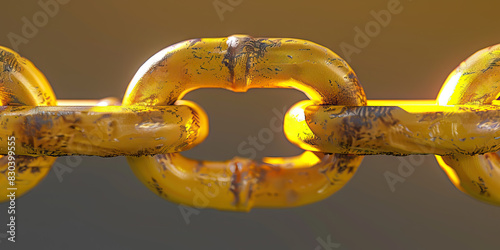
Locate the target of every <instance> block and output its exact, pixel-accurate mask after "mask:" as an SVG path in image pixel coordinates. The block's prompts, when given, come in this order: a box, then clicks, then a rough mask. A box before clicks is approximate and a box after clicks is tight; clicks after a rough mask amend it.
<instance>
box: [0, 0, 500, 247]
mask: <svg viewBox="0 0 500 250" xmlns="http://www.w3.org/2000/svg"><path fill="white" fill-rule="evenodd" d="M46 1H47V0H43V2H46ZM60 2H61V3H63V2H67V3H65V4H61V5H60V9H59V10H58V11H57V13H53V15H52V16H50V17H49V18H48V20H47V22H46V23H44V20H43V18H40V17H37V13H38V12H40V11H43V8H42V7H41V6H40V5H39V4H38V2H37V1H14V0H2V1H1V5H0V6H1V7H0V44H1V45H3V46H7V47H14V45H13V44H12V42H11V41H10V39H9V34H11V35H10V36H12V33H15V34H17V35H20V36H22V35H23V32H22V28H23V25H24V19H23V17H26V18H27V19H29V20H32V18H33V17H37V18H40V19H39V20H38V24H41V25H40V27H39V28H38V30H37V32H36V33H35V34H31V37H29V38H26V41H25V42H27V43H22V44H19V45H18V46H17V50H18V52H19V53H20V54H21V55H23V56H24V57H26V58H28V59H29V60H31V61H32V62H33V63H35V65H36V66H37V67H38V68H39V69H40V70H41V71H42V72H43V73H44V74H45V75H46V77H47V78H48V80H49V81H50V83H51V85H52V87H53V89H54V91H55V93H56V96H57V98H59V99H98V98H104V97H108V96H115V97H118V98H121V97H122V96H123V94H124V92H125V89H126V87H127V85H128V83H129V81H130V79H131V78H132V77H133V75H134V74H135V72H136V71H137V69H138V68H139V67H140V66H141V64H142V63H144V61H146V60H147V59H148V58H149V57H150V56H152V55H153V54H154V53H155V52H157V51H159V50H160V49H162V48H164V47H166V46H168V45H172V44H174V43H177V42H180V41H183V40H186V39H191V38H203V37H224V36H229V35H232V34H248V35H252V36H254V37H291V38H302V39H306V40H310V41H313V42H316V43H319V44H321V45H323V46H325V47H327V48H330V49H331V50H333V51H335V52H336V53H338V54H339V55H340V56H344V57H346V56H345V55H344V53H343V52H342V49H341V44H343V43H346V44H350V45H353V46H355V42H354V39H355V36H356V30H355V28H356V27H359V28H360V29H362V30H364V29H365V27H366V25H367V24H368V25H372V24H373V22H372V21H374V20H375V19H374V17H373V16H372V14H371V12H372V11H375V12H379V11H382V10H387V9H388V3H390V2H391V1H389V0H370V1H345V0H344V1H340V0H328V1H325V0H321V1H320V0H309V1H264V0H217V1H213V0H207V1H194V0H187V1H148V0H143V1H118V0H112V1H97V0H86V1H77V0H72V1H67V0H66V1H62V0H61V1H60ZM214 4H215V5H217V6H218V7H217V8H222V7H224V6H225V8H226V9H225V12H221V10H220V9H219V11H217V8H216V7H215V5H214ZM400 5H401V6H400V9H399V10H400V13H398V14H393V15H392V16H391V20H390V22H389V23H388V24H387V25H386V26H385V27H381V29H380V31H379V32H377V30H376V29H372V30H371V31H372V32H373V34H372V35H373V37H371V38H370V41H369V42H367V44H363V46H362V47H363V48H359V51H357V52H359V53H354V54H352V55H351V56H350V59H351V60H350V65H351V67H353V69H354V71H355V72H356V74H357V75H358V77H359V79H360V82H361V84H362V85H363V87H364V89H365V92H366V94H367V96H368V98H369V99H422V98H424V99H433V98H435V97H436V96H437V94H438V91H439V89H440V87H441V85H442V83H443V82H444V80H445V79H446V77H447V76H448V74H449V73H450V72H451V71H452V70H453V69H454V68H455V67H456V66H457V65H458V64H459V63H460V62H461V61H462V60H464V59H465V58H467V57H468V56H470V55H471V54H472V53H474V52H475V51H477V50H479V49H482V48H484V47H487V46H490V45H494V44H496V43H500V33H499V32H498V27H499V26H498V24H499V23H500V21H498V8H499V7H500V2H498V1H485V0H477V1H456V0H455V1H429V0H413V1H411V0H401V1H400ZM372 28H373V27H372ZM32 33H33V32H32ZM305 98H306V97H305V96H304V95H303V94H302V93H301V92H299V91H296V90H284V89H265V90H264V89H257V90H250V91H248V92H247V93H232V92H230V91H227V90H220V89H203V90H196V91H194V92H192V93H190V94H188V95H187V96H186V99H190V100H193V101H195V102H197V103H198V104H200V105H201V106H202V107H203V108H204V109H205V110H206V112H207V113H208V115H209V117H210V134H209V136H208V138H207V139H206V140H205V142H203V143H202V144H201V145H199V146H198V147H196V148H194V149H192V150H189V151H187V152H185V153H183V154H184V155H187V156H190V157H194V158H198V159H207V160H226V159H230V158H232V157H233V156H237V155H240V154H239V153H238V150H237V147H238V145H239V144H240V143H242V142H244V141H246V140H247V138H248V136H250V135H257V134H258V132H259V131H260V130H261V129H263V128H266V127H269V121H270V120H271V119H272V117H273V116H274V112H273V111H272V110H273V109H275V108H276V109H280V110H281V109H282V108H283V107H284V106H287V107H290V106H291V105H292V104H294V103H296V102H297V101H299V100H302V99H305ZM265 146H266V147H265V149H264V150H261V151H258V157H262V156H281V155H283V156H291V155H296V154H299V153H300V152H301V150H299V149H298V148H296V147H295V146H293V145H292V144H290V143H289V142H288V141H287V140H286V139H285V137H284V135H283V133H282V132H280V133H276V134H275V136H274V140H273V141H272V142H271V143H269V144H266V145H265ZM241 156H245V155H241ZM68 159H71V160H72V161H77V162H76V164H73V163H75V162H71V161H69V160H68ZM404 162H409V163H410V164H411V165H412V167H414V171H413V172H412V173H411V174H410V175H409V176H406V177H404V182H399V183H397V184H395V185H394V190H391V188H390V186H389V184H388V182H387V180H386V178H385V176H384V173H389V172H390V173H394V174H399V172H398V166H401V164H402V163H404ZM58 163H60V164H63V165H65V166H67V165H71V166H74V165H75V166H74V167H72V172H70V173H64V175H62V176H59V177H60V178H58V176H57V174H56V173H55V172H54V171H52V172H51V173H49V174H48V176H47V178H46V179H45V180H43V181H42V182H41V184H40V185H39V186H38V187H36V188H35V189H34V190H32V191H31V192H30V193H28V194H27V195H25V196H24V197H22V198H20V199H19V200H18V203H17V217H18V220H17V233H18V234H17V242H16V243H10V242H8V241H7V240H6V239H5V238H3V237H0V240H1V242H0V249H139V248H145V249H150V248H152V247H156V248H162V249H201V248H203V249H443V248H446V249H452V248H453V249H498V239H497V238H498V231H499V230H498V229H499V227H500V226H499V225H500V208H499V207H494V206H491V205H487V204H484V203H482V202H479V201H477V200H474V199H472V198H469V197H468V196H466V195H465V194H462V193H461V192H460V191H458V190H457V189H455V187H453V185H452V184H451V182H450V181H449V180H448V179H447V177H446V176H445V174H444V172H443V171H442V170H441V169H440V168H439V167H438V165H437V163H436V161H435V159H434V157H433V156H431V155H428V156H420V157H404V158H402V157H393V156H368V157H365V159H364V161H363V163H362V165H361V166H360V169H359V171H358V173H357V174H356V175H355V176H354V178H353V179H352V180H351V181H350V182H349V183H348V184H347V185H346V186H345V187H344V188H343V189H342V190H340V191H339V192H338V193H336V194H334V195H333V196H331V197H330V198H328V199H326V200H324V201H321V202H318V203H316V204H312V205H307V206H303V207H297V208H288V209H254V210H252V211H251V212H250V213H235V212H223V211H216V210H211V209H201V210H196V211H197V212H196V213H195V214H192V215H191V216H189V217H185V216H183V214H182V213H181V210H180V209H179V206H178V205H177V204H174V203H171V202H168V201H165V200H163V199H161V198H159V197H157V196H156V195H155V194H154V193H152V192H151V191H149V190H148V189H147V188H146V187H145V186H144V185H143V184H142V183H140V182H139V181H138V180H137V179H136V178H135V176H134V175H133V173H132V171H131V170H130V168H129V167H128V164H127V162H126V160H125V158H124V157H116V158H99V157H83V158H67V157H66V158H65V157H62V158H59V159H58ZM6 220H7V206H6V204H1V205H0V223H1V224H0V236H5V235H4V228H5V231H6V226H1V225H5V224H6ZM4 222H5V223H4ZM328 242H329V243H330V244H326V245H325V243H328Z"/></svg>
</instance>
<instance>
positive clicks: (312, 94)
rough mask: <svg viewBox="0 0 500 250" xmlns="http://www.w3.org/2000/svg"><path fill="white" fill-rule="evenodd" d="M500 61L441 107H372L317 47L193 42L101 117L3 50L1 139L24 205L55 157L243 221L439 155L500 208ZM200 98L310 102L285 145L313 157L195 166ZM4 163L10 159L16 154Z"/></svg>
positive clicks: (484, 55)
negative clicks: (195, 93) (109, 160)
mask: <svg viewBox="0 0 500 250" xmlns="http://www.w3.org/2000/svg"><path fill="white" fill-rule="evenodd" d="M499 56H500V47H499V46H493V47H490V48H488V49H485V50H482V51H479V52H478V53H476V54H475V55H473V56H472V57H471V58H469V59H467V60H466V61H465V62H464V63H462V64H461V65H460V66H459V67H458V68H457V69H456V70H455V71H454V72H453V73H452V74H451V75H450V77H449V78H448V80H447V81H446V82H445V84H444V85H443V88H442V90H441V92H440V94H439V96H438V98H437V99H436V100H435V101H420V100H415V101H386V100H366V96H365V94H364V91H363V89H362V87H361V85H360V84H359V82H358V79H357V77H356V75H355V73H354V72H353V70H352V69H351V68H350V66H349V65H348V64H347V63H346V62H345V61H344V60H343V59H342V58H340V57H339V56H338V55H336V54H335V53H333V52H332V51H330V50H328V49H326V48H324V47H322V46H320V45H317V44H315V43H312V42H309V41H305V40H299V39H283V38H252V37H249V36H244V35H237V36H231V37H228V38H209V39H193V40H189V41H185V42H181V43H178V44H176V45H173V46H170V47H168V48H166V49H164V50H162V51H160V52H158V53H157V54H156V55H154V56H153V57H151V58H150V59H149V60H148V61H147V62H146V63H144V65H143V66H142V67H141V68H140V69H139V70H138V72H137V73H136V75H135V76H134V78H133V79H132V81H131V83H130V85H129V87H128V89H127V91H126V94H125V96H124V98H123V101H122V103H123V104H121V105H120V103H119V102H117V101H110V100H109V99H108V100H103V101H101V102H97V103H96V105H90V106H89V105H84V103H83V102H70V101H66V102H64V101H63V100H61V101H56V98H55V95H54V93H53V91H52V89H51V87H50V85H49V84H48V82H47V81H46V79H45V77H44V76H43V75H42V74H41V73H40V72H39V71H38V70H37V69H36V68H35V67H34V66H33V64H31V63H30V62H29V61H28V60H26V59H24V58H21V57H20V56H19V55H17V54H16V53H15V52H13V51H11V50H9V49H7V48H3V47H0V66H1V67H2V69H3V70H2V73H1V75H0V102H1V104H2V105H3V107H1V108H0V114H1V115H0V138H2V140H4V138H7V137H9V136H15V137H16V140H17V144H16V152H15V153H16V154H18V155H20V156H17V157H18V158H17V159H16V160H17V161H16V163H17V165H18V166H17V167H18V169H16V171H17V172H16V173H17V175H18V176H19V177H18V180H21V181H18V182H17V186H22V189H23V192H22V193H24V192H26V191H28V190H29V189H31V188H33V187H34V186H35V185H36V184H37V183H38V181H39V180H41V179H42V178H43V177H44V176H45V174H46V173H47V172H48V169H49V168H50V166H51V165H52V163H53V162H54V160H55V158H54V157H53V156H65V155H73V154H78V155H94V156H107V157H109V156H120V155H123V156H127V159H128V161H129V164H130V166H131V168H132V170H133V171H134V173H135V174H136V175H137V177H138V178H139V179H140V180H141V181H142V182H143V183H144V184H145V185H146V186H147V187H148V188H150V189H151V190H153V191H154V192H155V193H157V194H158V195H159V196H161V197H163V198H165V199H167V200H171V201H174V202H177V203H181V204H185V205H190V206H198V207H212V208H217V209H223V210H236V211H248V210H250V209H251V208H252V207H291V206H299V205H304V204H308V203H312V202H316V201H319V200H322V199H324V198H326V197H328V196H330V195H331V194H333V193H335V192H336V191H338V190H339V189H340V188H342V187H343V186H344V185H345V184H346V183H347V182H348V181H349V180H350V178H351V177H352V176H353V175H354V173H355V172H356V170H357V168H358V166H359V165H360V163H361V161H362V158H363V155H368V154H390V155H411V154H434V155H436V157H437V160H438V162H439V164H440V166H441V167H442V168H443V170H444V171H445V172H446V173H447V174H448V176H449V178H450V180H451V181H452V182H453V184H454V185H455V186H456V187H457V188H459V189H460V190H462V191H464V192H466V193H468V194H470V195H472V196H474V197H476V198H478V199H481V200H484V201H487V202H489V203H493V204H497V205H499V204H500V179H499V178H500V176H499V174H500V173H499V170H498V166H499V162H500V158H499V157H498V156H497V155H496V154H495V152H496V151H498V150H499V148H500V143H499V142H498V139H500V126H498V124H500V123H499V121H500V120H499V119H500V112H499V108H498V107H499V106H497V105H496V99H497V98H498V94H499V92H500V88H499V86H500V85H499V84H498V83H499V82H500V78H499V77H500V74H499V73H500V72H499V71H498V64H497V63H498V61H500V60H499V58H500V57H499ZM198 88H224V89H229V90H231V91H235V92H245V91H247V90H248V89H250V88H294V89H298V90H300V91H302V92H304V93H305V94H306V95H307V96H308V97H309V98H310V100H306V101H301V102H299V103H297V104H296V105H294V106H293V107H292V108H291V109H290V110H289V111H288V112H287V113H286V114H285V124H284V131H285V134H286V136H287V138H288V139H289V140H290V141H291V142H292V143H294V144H296V145H297V146H299V147H301V148H302V149H304V150H306V151H305V152H304V153H303V154H302V155H299V156H295V157H273V158H269V157H267V158H264V159H262V160H260V161H255V160H251V159H244V158H239V157H236V158H234V159H232V160H229V161H225V162H207V161H199V160H193V159H188V158H185V157H183V156H182V155H180V154H179V152H181V151H185V150H187V149H189V148H192V147H194V146H196V145H197V144H199V143H200V142H202V141H203V140H204V138H205V137H206V136H207V134H208V118H207V116H206V114H205V112H204V111H203V110H202V109H201V108H200V107H199V106H198V105H196V104H195V103H193V102H189V101H184V100H180V99H182V97H183V96H184V95H185V94H186V93H188V92H189V91H191V90H194V89H198ZM56 103H59V104H62V103H66V105H69V106H56ZM0 154H4V155H6V154H8V145H7V144H6V143H3V144H2V145H0ZM29 159H32V160H29ZM7 165H8V164H7V160H6V157H3V158H0V173H3V174H4V176H5V178H0V188H1V191H0V195H2V197H0V201H1V200H5V197H6V195H3V193H1V192H4V190H6V187H7V186H8V182H7V174H6V173H7V172H8V171H7V168H8V166H7ZM25 167H30V168H32V169H34V168H35V167H38V168H39V169H43V170H44V171H43V173H37V171H31V172H33V174H31V175H29V177H25V175H26V172H21V171H20V169H22V168H25ZM22 180H29V181H26V182H24V181H22ZM200 192H203V193H205V194H206V193H209V194H211V195H209V197H208V199H207V197H206V195H204V196H203V197H204V198H205V201H204V202H203V205H200ZM22 193H21V194H22Z"/></svg>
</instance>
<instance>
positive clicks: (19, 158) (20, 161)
mask: <svg viewBox="0 0 500 250" xmlns="http://www.w3.org/2000/svg"><path fill="white" fill-rule="evenodd" d="M55 103H56V98H55V95H54V92H53V91H52V88H51V87H50V85H49V83H48V81H47V79H46V78H45V76H44V75H43V74H42V73H41V72H40V71H39V70H38V69H37V68H36V67H35V66H34V65H33V64H32V63H31V62H30V61H28V60H27V59H25V58H22V57H21V56H19V55H18V54H17V53H16V52H14V51H12V50H10V49H8V48H5V47H1V46H0V105H1V106H7V105H12V106H20V105H31V106H45V105H54V104H55ZM2 133H3V135H2V136H1V137H0V139H1V141H0V144H1V147H7V143H8V141H7V138H8V137H9V136H16V134H14V133H13V131H12V130H10V131H9V130H2ZM15 147H16V149H19V148H21V144H20V143H18V142H16V145H15ZM14 152H15V153H17V151H14ZM55 160H56V158H55V157H50V156H24V155H16V156H15V164H16V170H15V173H16V182H15V186H10V185H9V181H8V177H9V175H8V173H9V171H8V162H9V161H8V157H6V156H0V202H3V201H6V200H7V199H8V197H7V195H8V194H9V193H8V190H7V187H13V188H17V190H16V196H17V197H19V196H21V195H23V194H25V193H26V192H28V191H29V190H31V189H32V188H33V187H35V186H36V185H37V184H38V183H39V182H40V181H41V180H42V179H43V178H44V177H45V176H46V175H47V173H48V172H49V170H50V167H51V166H52V164H53V163H54V161H55Z"/></svg>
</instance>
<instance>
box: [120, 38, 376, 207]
mask: <svg viewBox="0 0 500 250" xmlns="http://www.w3.org/2000/svg"><path fill="white" fill-rule="evenodd" d="M196 88H225V89H229V90H232V91H246V90H247V89H249V88H295V89H298V90H301V91H303V92H304V93H306V95H307V96H308V97H309V98H311V99H312V100H311V102H313V103H315V104H338V105H355V106H359V105H365V104H366V97H365V95H364V92H363V90H362V88H361V86H360V85H359V83H358V80H357V77H356V75H355V74H354V72H353V71H352V69H351V68H350V67H349V65H347V63H346V62H345V61H344V60H343V59H342V58H340V57H339V56H337V55H336V54H335V53H333V52H331V51H330V50H328V49H326V48H324V47H321V46H319V45H317V44H314V43H312V42H309V41H304V40H298V39H282V38H255V39H254V38H252V37H249V36H232V37H229V38H211V39H196V40H190V41H186V42H182V43H179V44H176V45H173V46H171V47H168V48H166V49H164V50H162V51H160V52H158V53H157V54H156V55H154V56H153V57H151V58H150V59H149V60H148V61H147V62H146V63H145V64H144V65H143V66H142V67H141V68H140V69H139V71H138V72H137V74H136V75H135V76H134V78H133V79H132V82H131V83H130V85H129V87H128V89H127V92H126V94H125V97H124V99H123V104H124V105H169V104H174V103H176V101H177V100H178V99H179V98H182V97H183V96H184V95H185V94H186V93H187V92H188V91H190V90H193V89H196ZM127 159H128V161H129V163H130V165H131V168H132V170H133V171H134V173H135V174H136V175H137V176H138V177H139V179H140V180H141V181H142V182H143V183H144V184H146V186H147V187H148V188H150V189H151V190H152V191H154V192H155V193H156V194H158V195H160V196H161V197H163V198H165V199H167V200H170V201H174V202H178V203H181V204H185V205H189V206H195V207H204V208H216V209H222V210H234V211H248V210H250V209H251V208H252V207H291V206H299V205H304V204H308V203H311V202H315V201H318V200H321V199H324V198H326V197H328V196H329V195H331V194H332V193H334V192H336V191H337V190H339V189H340V188H341V187H342V186H343V185H344V184H345V183H347V181H348V180H349V179H350V178H351V177H352V176H353V175H354V173H355V172H356V169H357V167H358V166H359V164H360V163H361V160H362V156H355V155H345V154H334V155H324V154H322V153H319V154H317V155H315V154H314V153H312V152H305V153H304V154H303V155H301V156H297V157H291V158H265V159H263V160H262V161H252V160H249V159H242V158H235V159H233V160H230V161H226V162H205V161H197V160H191V159H187V158H185V157H183V156H181V155H180V154H175V153H174V154H165V155H157V156H143V157H128V158H127ZM202 201H204V202H202Z"/></svg>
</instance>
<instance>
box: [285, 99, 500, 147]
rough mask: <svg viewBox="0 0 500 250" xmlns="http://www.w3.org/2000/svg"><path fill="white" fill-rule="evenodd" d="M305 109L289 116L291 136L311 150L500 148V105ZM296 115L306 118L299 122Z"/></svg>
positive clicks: (287, 127)
mask: <svg viewBox="0 0 500 250" xmlns="http://www.w3.org/2000/svg"><path fill="white" fill-rule="evenodd" d="M369 104H370V102H369ZM379 104H383V103H379ZM304 106H305V107H303V106H300V104H299V105H296V106H294V107H292V108H291V111H290V112H288V113H287V114H286V115H285V134H286V136H287V138H288V140H290V141H291V142H293V143H294V144H296V145H298V146H299V147H301V148H303V149H306V150H313V151H319V152H329V153H342V154H359V155H373V154H390V155H409V154H436V155H451V154H465V155H476V154H484V153H488V152H495V151H498V150H499V149H500V126H499V124H500V106H496V105H484V106H470V105H454V106H440V105H432V104H420V105H417V104H415V105H411V104H409V103H407V105H401V106H331V105H323V106H317V105H307V104H305V105H304ZM295 113H305V115H304V116H303V119H296V117H297V116H296V115H294V114H295Z"/></svg>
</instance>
